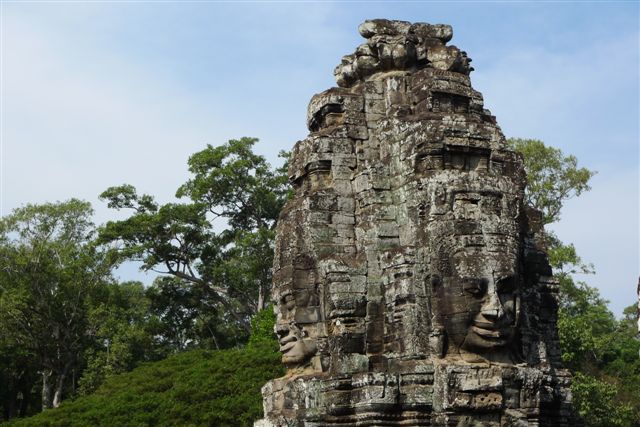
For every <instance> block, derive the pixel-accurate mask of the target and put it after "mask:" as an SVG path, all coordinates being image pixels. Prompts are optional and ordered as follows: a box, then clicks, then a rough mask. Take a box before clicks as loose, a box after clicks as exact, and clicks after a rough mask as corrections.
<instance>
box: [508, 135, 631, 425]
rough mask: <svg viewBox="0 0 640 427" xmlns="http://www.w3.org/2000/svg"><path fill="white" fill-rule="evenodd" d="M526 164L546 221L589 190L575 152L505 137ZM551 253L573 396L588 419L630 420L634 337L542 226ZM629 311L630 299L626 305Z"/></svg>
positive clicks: (586, 268)
mask: <svg viewBox="0 0 640 427" xmlns="http://www.w3.org/2000/svg"><path fill="white" fill-rule="evenodd" d="M508 142H509V144H510V145H511V147H512V148H514V149H515V150H516V151H518V152H520V153H521V154H522V156H523V159H524V164H525V169H526V171H527V181H528V185H527V188H526V197H527V201H528V203H529V204H530V205H531V206H533V207H534V208H536V209H538V210H540V211H541V212H542V214H543V221H544V223H545V224H549V223H553V222H556V221H558V220H559V219H560V213H561V210H562V207H563V205H564V203H565V201H566V200H568V199H570V198H571V197H575V196H579V195H580V194H582V193H583V192H584V191H588V190H589V189H590V187H589V180H590V179H591V178H592V177H593V175H594V174H595V172H594V171H590V170H588V169H587V168H580V167H578V161H577V159H576V158H575V157H574V156H571V155H569V156H566V155H565V154H564V153H562V151H561V150H559V149H557V148H553V147H548V146H546V145H545V144H544V143H543V142H542V141H539V140H533V139H509V140H508ZM546 242H547V250H548V252H549V261H550V263H551V265H552V267H553V269H554V276H555V277H556V278H557V279H558V281H559V283H560V310H559V313H558V332H559V336H560V344H561V347H562V358H563V361H564V362H565V364H566V366H567V367H568V368H569V369H571V371H572V372H573V373H574V380H573V385H572V391H573V394H574V404H575V407H576V410H577V411H578V413H579V414H580V415H581V416H582V417H583V418H584V420H585V423H586V425H587V426H594V427H595V426H603V427H604V426H621V427H622V426H632V425H638V424H637V422H636V423H635V424H634V421H633V420H635V419H640V403H639V402H640V359H638V351H640V341H638V340H637V339H636V338H635V331H634V330H633V328H631V327H629V325H630V324H631V320H630V319H629V316H627V317H626V318H624V319H623V320H622V321H619V320H617V319H616V318H615V316H614V315H613V313H612V312H611V311H610V310H609V308H608V307H607V303H608V302H607V301H606V300H605V299H603V298H602V297H601V296H600V293H599V292H598V290H597V289H595V288H593V287H590V286H588V285H587V284H586V283H584V282H575V281H574V278H573V275H574V274H575V273H593V272H594V268H593V266H592V265H591V264H587V263H584V262H583V261H582V259H581V258H580V256H579V255H578V254H577V252H576V248H575V247H574V246H573V244H565V243H563V242H562V241H561V240H560V239H559V238H558V237H557V236H555V235H554V234H553V233H551V232H547V233H546ZM631 311H635V307H634V306H632V307H629V308H628V309H627V310H625V313H630V312H631Z"/></svg>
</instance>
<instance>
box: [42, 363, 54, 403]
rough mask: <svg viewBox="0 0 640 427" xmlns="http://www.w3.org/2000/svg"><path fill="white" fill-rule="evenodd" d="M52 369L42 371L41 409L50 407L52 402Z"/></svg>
mask: <svg viewBox="0 0 640 427" xmlns="http://www.w3.org/2000/svg"><path fill="white" fill-rule="evenodd" d="M52 375H53V371H51V370H47V371H43V372H42V410H43V411H44V410H45V409H48V408H51V407H52V404H53V395H52V394H51V392H52V390H53V384H52V383H51V376H52Z"/></svg>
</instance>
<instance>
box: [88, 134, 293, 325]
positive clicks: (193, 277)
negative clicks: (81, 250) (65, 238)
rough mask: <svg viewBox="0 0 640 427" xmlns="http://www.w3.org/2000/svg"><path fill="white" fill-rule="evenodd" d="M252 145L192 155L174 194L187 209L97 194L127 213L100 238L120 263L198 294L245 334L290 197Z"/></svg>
mask: <svg viewBox="0 0 640 427" xmlns="http://www.w3.org/2000/svg"><path fill="white" fill-rule="evenodd" d="M256 142H257V139H255V138H242V139H239V140H231V141H229V142H227V143H226V144H223V145H221V146H219V147H212V146H211V145H209V146H207V148H205V149H204V150H202V151H200V152H198V153H195V154H194V155H192V156H191V157H190V159H189V171H190V172H191V174H192V177H191V179H189V180H188V181H187V182H186V183H185V184H183V185H182V186H180V188H179V189H178V191H177V193H176V196H177V197H178V198H182V199H187V201H186V202H183V203H167V204H164V205H159V204H157V203H156V202H155V201H154V199H153V197H151V196H149V195H138V194H137V192H136V190H135V188H134V187H133V186H131V185H122V186H119V187H111V188H109V189H107V190H106V191H105V192H104V193H102V195H101V198H102V199H103V200H106V201H107V203H108V206H109V207H111V208H115V209H129V210H131V211H132V214H131V216H129V217H128V218H127V219H125V220H122V221H114V222H109V223H107V224H106V226H104V227H103V229H102V230H101V232H100V239H101V241H102V242H105V243H107V242H113V243H116V242H117V244H118V254H119V258H120V260H135V261H140V262H142V268H143V269H146V270H153V271H157V272H160V273H164V274H167V275H171V276H174V277H176V278H179V279H180V280H182V281H184V282H186V283H190V284H191V285H192V286H195V287H199V288H200V290H199V292H201V293H202V295H203V297H204V298H206V299H207V300H209V301H213V302H215V304H217V305H218V306H219V307H221V308H222V309H223V310H224V313H225V316H223V317H224V318H228V317H231V319H232V321H233V322H234V323H235V324H236V326H237V327H240V328H241V329H243V330H244V333H245V335H247V334H248V332H249V330H250V324H249V319H250V317H251V315H253V314H255V313H257V312H258V311H259V310H261V309H262V308H263V307H264V306H265V304H266V302H267V301H268V298H269V291H270V287H271V264H272V260H273V238H274V227H275V222H276V220H277V217H278V214H279V212H280V209H281V208H282V205H283V204H284V201H285V199H286V197H287V191H288V188H287V179H286V174H285V173H284V168H280V169H273V168H272V167H271V166H270V165H269V163H267V161H266V160H265V158H264V157H263V156H260V155H257V154H255V153H253V150H252V147H253V145H254V144H255V143H256Z"/></svg>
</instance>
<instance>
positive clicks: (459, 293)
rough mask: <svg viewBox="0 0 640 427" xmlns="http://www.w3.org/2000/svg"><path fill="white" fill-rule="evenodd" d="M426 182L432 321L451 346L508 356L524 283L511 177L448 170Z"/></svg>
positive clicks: (516, 191)
mask: <svg viewBox="0 0 640 427" xmlns="http://www.w3.org/2000/svg"><path fill="white" fill-rule="evenodd" d="M488 163H489V162H487V164H488ZM425 182H427V181H425ZM426 187H427V191H426V193H425V195H426V200H427V202H428V205H429V207H430V208H429V212H430V216H429V218H428V220H427V225H426V236H427V239H428V241H427V245H428V246H429V248H430V258H431V260H430V271H431V285H432V295H433V298H434V301H432V307H433V309H434V313H435V322H436V326H437V327H440V328H443V329H444V331H445V332H446V336H447V339H448V343H449V351H450V352H451V351H461V352H463V353H474V354H478V355H482V356H487V355H492V356H493V355H503V356H507V358H508V356H509V355H511V354H513V352H512V348H513V346H512V344H514V341H515V338H516V335H517V326H518V320H519V311H520V289H521V283H522V271H521V270H522V268H521V260H520V257H521V255H520V252H521V244H520V241H519V239H520V236H521V234H520V230H519V220H518V217H519V203H520V199H519V196H518V194H519V193H518V189H517V185H516V181H515V180H513V179H512V178H511V177H509V176H504V175H502V174H497V173H491V172H490V170H489V169H487V170H486V172H485V171H482V173H477V172H474V173H471V174H470V173H469V172H468V171H464V170H447V171H446V172H445V171H442V172H436V174H434V175H433V176H432V177H431V180H430V181H428V182H427V185H426ZM502 359H505V357H502Z"/></svg>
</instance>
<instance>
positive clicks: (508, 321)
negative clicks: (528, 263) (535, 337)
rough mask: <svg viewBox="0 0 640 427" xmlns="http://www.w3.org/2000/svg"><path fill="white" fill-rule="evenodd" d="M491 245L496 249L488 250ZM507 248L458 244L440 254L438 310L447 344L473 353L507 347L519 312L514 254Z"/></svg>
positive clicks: (514, 330)
mask: <svg viewBox="0 0 640 427" xmlns="http://www.w3.org/2000/svg"><path fill="white" fill-rule="evenodd" d="M491 249H494V250H491ZM509 249H510V248H509V247H508V245H507V247H506V248H505V247H495V248H488V247H477V248H469V247H467V248H461V249H459V250H457V251H455V252H453V253H449V254H446V253H442V252H441V255H443V256H444V257H446V259H445V260H444V261H445V262H447V263H448V266H447V267H448V268H447V269H446V270H448V271H447V272H446V273H445V275H443V276H441V277H439V278H437V279H436V280H438V281H439V282H440V283H437V284H436V287H437V290H436V293H437V298H438V301H437V306H438V307H437V309H438V312H439V313H440V314H441V316H442V320H443V323H444V325H443V326H444V328H445V330H446V332H447V337H448V339H449V342H450V344H451V345H453V346H455V347H456V348H458V349H462V350H464V351H468V352H471V353H477V354H483V353H486V352H490V351H501V350H503V349H504V350H505V351H506V350H507V349H508V347H509V346H510V344H511V343H512V342H513V339H514V337H515V333H516V327H517V322H518V317H519V304H520V303H519V280H520V279H519V271H518V259H517V254H516V253H513V252H511V251H510V250H509Z"/></svg>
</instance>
